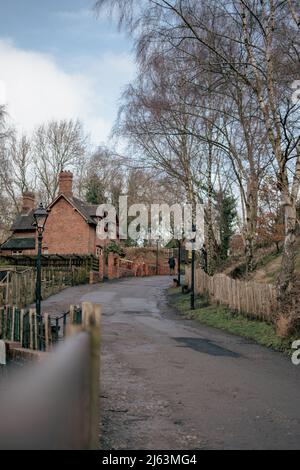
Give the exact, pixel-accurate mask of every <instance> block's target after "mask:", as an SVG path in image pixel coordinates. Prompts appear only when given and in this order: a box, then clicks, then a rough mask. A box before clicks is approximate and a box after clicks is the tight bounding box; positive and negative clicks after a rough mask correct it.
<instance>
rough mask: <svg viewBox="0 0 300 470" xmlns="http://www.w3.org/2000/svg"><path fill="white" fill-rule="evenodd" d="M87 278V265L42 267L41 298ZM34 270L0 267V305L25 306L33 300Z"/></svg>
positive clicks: (86, 280)
mask: <svg viewBox="0 0 300 470" xmlns="http://www.w3.org/2000/svg"><path fill="white" fill-rule="evenodd" d="M88 280H89V267H88V269H86V267H85V266H78V267H77V266H70V267H61V268H59V267H55V266H52V267H43V268H42V298H43V299H46V298H47V297H49V296H51V295H54V294H57V293H58V292H60V291H61V290H63V289H64V288H66V287H69V286H75V285H79V284H85V283H87V282H88ZM35 286H36V270H35V269H34V268H17V267H7V268H0V306H1V305H18V306H19V307H25V306H28V305H31V304H32V303H33V302H34V301H35Z"/></svg>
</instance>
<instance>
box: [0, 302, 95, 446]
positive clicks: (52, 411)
mask: <svg viewBox="0 0 300 470" xmlns="http://www.w3.org/2000/svg"><path fill="white" fill-rule="evenodd" d="M80 311H81V317H80V323H76V324H75V325H73V326H71V325H69V327H68V335H67V336H68V337H67V338H66V341H64V342H63V343H62V345H60V347H58V348H55V350H54V351H53V352H51V354H45V353H38V355H39V361H38V363H37V364H34V365H32V366H31V367H28V366H26V367H25V368H21V369H19V371H18V372H14V373H13V374H9V376H10V380H6V382H5V387H3V388H1V389H0V416H1V420H0V449H2V450H23V449H24V450H88V449H95V450H96V449H99V422H100V419H99V405H100V404H99V369H100V319H101V309H100V306H98V305H92V304H90V303H84V304H82V308H81V309H80ZM15 313H16V312H15ZM73 313H74V312H73ZM70 315H71V314H70ZM14 347H15V348H16V346H14ZM16 352H17V349H15V350H14V354H12V356H13V357H14V356H15V353H16ZM28 353H30V351H28ZM19 354H25V351H23V350H21V349H20V350H19ZM40 361H42V363H40ZM7 367H8V368H10V363H8V366H7ZM10 381H11V382H10Z"/></svg>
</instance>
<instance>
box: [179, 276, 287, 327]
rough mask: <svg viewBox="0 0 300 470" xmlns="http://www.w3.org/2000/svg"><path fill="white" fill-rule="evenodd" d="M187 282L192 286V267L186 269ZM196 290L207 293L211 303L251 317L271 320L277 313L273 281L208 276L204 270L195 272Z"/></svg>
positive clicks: (198, 292) (199, 292) (201, 293)
mask: <svg viewBox="0 0 300 470" xmlns="http://www.w3.org/2000/svg"><path fill="white" fill-rule="evenodd" d="M186 283H187V285H188V286H189V287H191V267H187V268H186ZM195 292H196V294H198V295H203V294H208V295H209V298H210V300H211V301H212V302H215V303H219V304H222V305H226V306H228V307H230V308H231V309H232V310H234V311H236V312H239V313H241V314H245V315H247V316H250V317H252V318H257V319H261V320H266V321H269V322H272V321H273V320H274V318H275V317H276V314H277V313H278V308H279V305H278V301H277V290H276V287H275V286H274V285H272V284H263V283H258V282H254V281H249V282H246V281H241V280H239V279H232V278H230V277H228V276H226V275H225V274H215V275H214V276H212V277H211V276H209V275H208V274H206V273H205V272H204V271H203V270H202V269H199V268H197V269H196V272H195Z"/></svg>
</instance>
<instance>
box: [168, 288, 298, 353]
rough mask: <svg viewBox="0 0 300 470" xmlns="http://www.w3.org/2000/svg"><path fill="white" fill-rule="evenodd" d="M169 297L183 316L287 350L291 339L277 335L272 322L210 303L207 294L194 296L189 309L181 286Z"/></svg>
mask: <svg viewBox="0 0 300 470" xmlns="http://www.w3.org/2000/svg"><path fill="white" fill-rule="evenodd" d="M169 299H170V304H171V305H173V306H174V307H176V309H177V310H178V311H179V312H181V313H182V314H183V315H184V316H185V318H188V319H191V320H197V321H199V322H201V323H203V324H204V325H207V326H211V327H213V328H218V329H221V330H224V331H227V332H229V333H232V334H234V335H238V336H242V337H244V338H247V339H251V340H253V341H255V342H256V343H258V344H261V345H262V346H266V347H268V348H272V349H274V350H276V351H282V352H290V350H291V342H292V339H290V340H286V339H281V338H279V337H278V336H277V335H276V331H275V327H274V326H273V325H271V324H269V323H266V322H263V321H258V320H251V319H249V318H247V317H245V316H242V315H239V314H236V313H234V312H232V311H230V310H229V309H228V308H227V307H225V306H222V305H211V304H210V303H209V300H208V298H207V297H198V298H197V300H196V310H194V311H193V310H191V309H190V296H189V295H186V294H182V292H181V289H170V291H169Z"/></svg>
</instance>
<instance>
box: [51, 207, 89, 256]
mask: <svg viewBox="0 0 300 470" xmlns="http://www.w3.org/2000/svg"><path fill="white" fill-rule="evenodd" d="M95 238H96V231H95V228H93V227H92V226H90V225H88V224H87V223H86V221H85V220H84V218H83V217H82V216H81V215H80V214H79V213H78V212H77V211H76V210H75V209H74V208H73V206H71V205H70V204H69V203H68V202H67V201H66V200H65V199H64V198H61V199H59V200H58V202H57V203H56V204H55V205H54V206H53V207H52V209H51V212H50V214H49V217H48V220H47V224H46V229H45V233H44V242H43V245H44V247H47V248H48V253H49V254H50V255H53V254H62V255H66V254H73V253H74V254H78V255H88V254H94V253H95Z"/></svg>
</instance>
